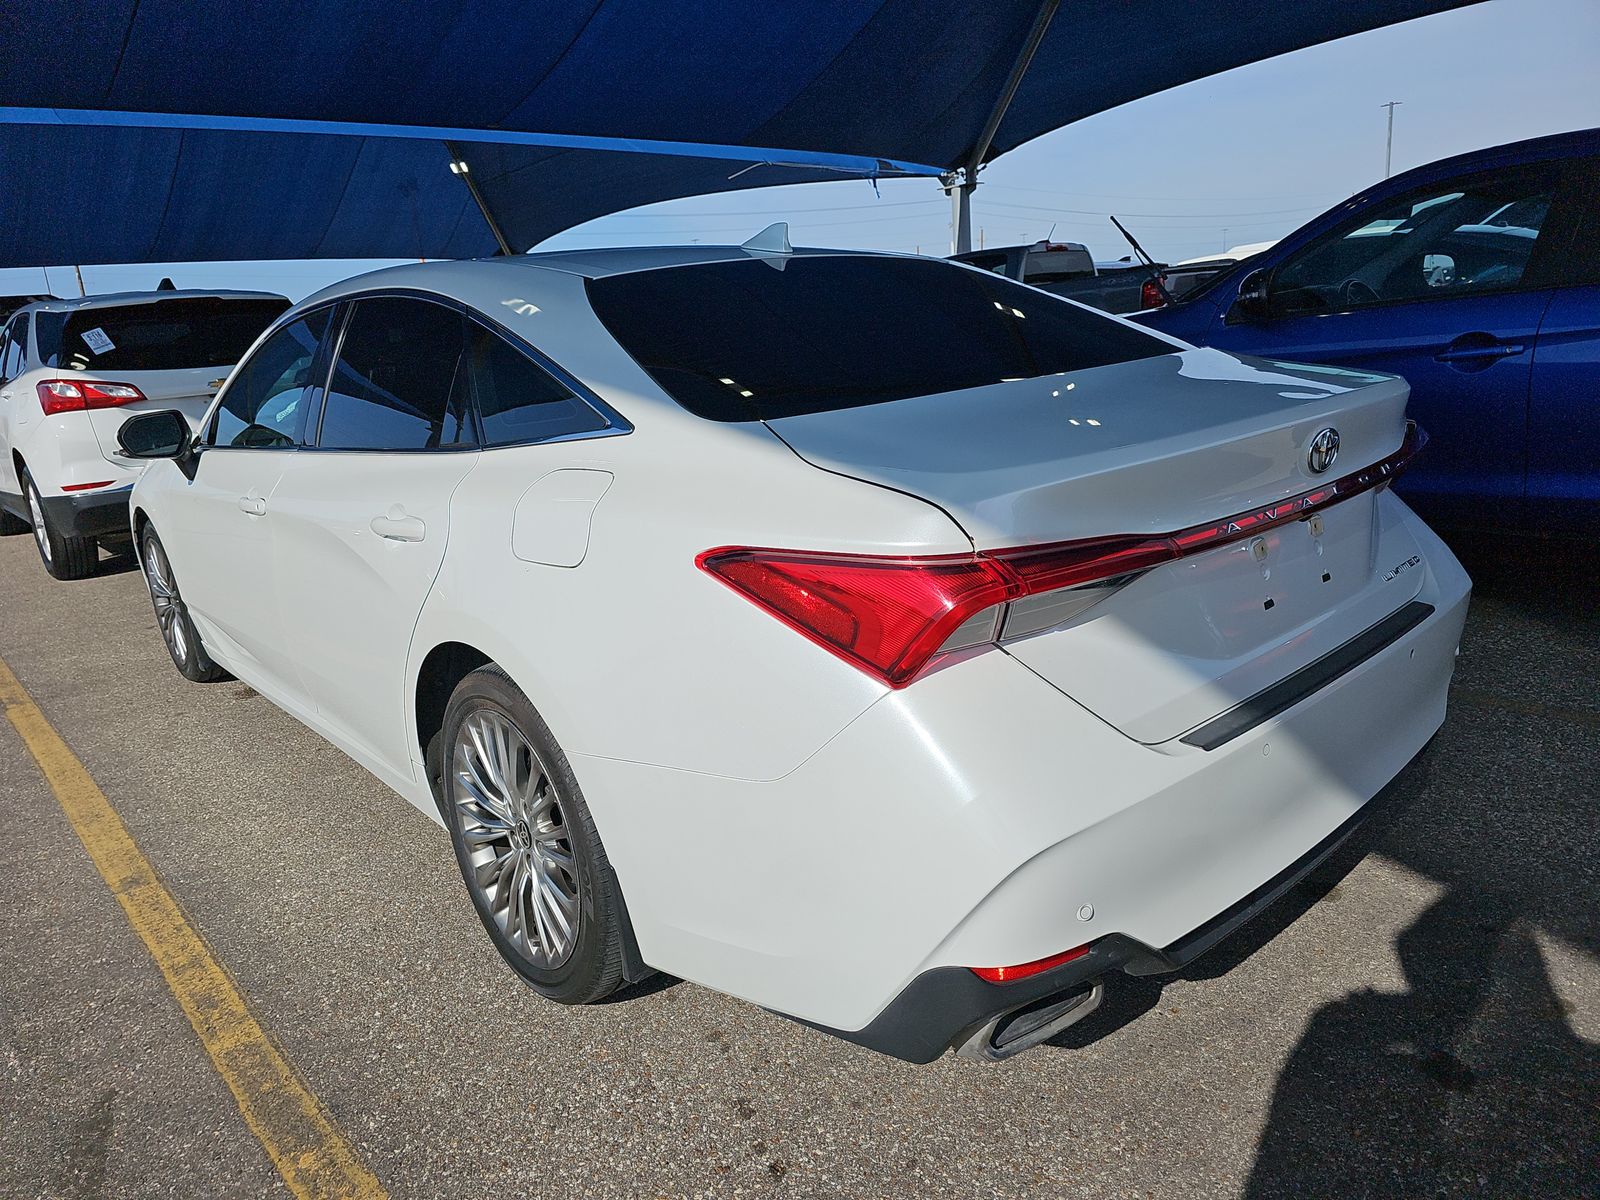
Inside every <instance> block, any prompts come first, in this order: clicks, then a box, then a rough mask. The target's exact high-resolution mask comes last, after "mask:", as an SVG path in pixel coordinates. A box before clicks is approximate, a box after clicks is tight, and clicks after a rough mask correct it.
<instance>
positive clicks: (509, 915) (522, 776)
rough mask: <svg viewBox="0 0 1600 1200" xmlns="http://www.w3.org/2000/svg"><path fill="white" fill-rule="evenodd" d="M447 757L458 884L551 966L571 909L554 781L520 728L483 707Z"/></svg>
mask: <svg viewBox="0 0 1600 1200" xmlns="http://www.w3.org/2000/svg"><path fill="white" fill-rule="evenodd" d="M451 762H452V767H453V775H452V778H451V800H452V803H453V804H454V805H455V811H456V817H457V820H459V821H460V823H461V838H462V842H463V844H464V846H465V850H466V854H467V858H468V862H469V867H468V870H467V872H466V876H467V885H468V886H469V887H470V888H472V889H473V891H474V892H476V893H477V899H478V900H479V902H480V903H481V905H482V907H483V908H484V910H485V911H487V912H488V913H490V914H491V915H492V916H493V917H494V921H495V924H496V925H497V926H498V927H499V929H500V932H501V933H502V934H504V935H505V937H506V939H507V940H508V941H510V942H511V943H512V944H513V945H514V946H515V947H516V948H517V950H518V951H519V952H521V953H522V954H524V955H526V956H527V957H528V959H529V960H530V961H531V962H532V963H533V964H534V965H535V966H538V967H541V968H545V969H551V968H555V967H559V966H561V965H562V964H563V963H565V962H566V961H567V959H569V958H570V957H571V956H572V950H573V947H574V946H575V945H576V944H577V940H578V926H579V921H580V915H579V912H580V909H579V903H578V864H577V860H576V859H575V857H574V856H573V851H572V843H571V841H570V840H569V839H568V836H567V828H566V822H565V818H564V817H563V815H562V811H561V797H560V794H559V792H558V790H557V788H556V783H555V780H554V779H553V778H552V777H551V775H550V773H549V772H548V771H546V770H545V768H544V764H543V763H541V762H540V761H539V756H538V754H537V753H536V752H535V751H534V749H533V746H532V745H531V744H530V743H529V741H528V739H527V738H526V737H524V736H523V734H522V731H521V730H519V729H518V728H517V727H516V725H515V724H513V723H512V721H511V719H510V718H509V717H507V716H506V715H505V714H504V713H502V712H499V711H498V710H495V709H491V708H480V709H477V710H475V711H473V712H471V713H469V714H468V715H467V717H466V718H465V719H464V720H463V721H462V722H461V726H460V728H459V729H458V730H457V732H456V739H455V747H454V751H453V753H452V758H451Z"/></svg>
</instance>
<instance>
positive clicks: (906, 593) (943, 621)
mask: <svg viewBox="0 0 1600 1200" xmlns="http://www.w3.org/2000/svg"><path fill="white" fill-rule="evenodd" d="M695 562H696V563H697V564H698V565H699V567H700V569H701V570H703V571H707V572H709V573H710V574H712V575H714V576H716V577H717V578H718V579H720V580H722V582H723V583H725V584H727V585H728V586H729V587H731V588H733V589H734V590H735V591H737V592H739V593H741V594H742V595H744V596H745V597H747V598H748V599H750V600H753V601H755V603H757V604H758V605H760V606H761V607H762V608H764V609H766V610H767V611H768V612H770V613H771V614H772V615H773V616H775V617H777V618H778V619H779V620H780V621H783V622H784V623H785V624H787V625H789V626H791V627H792V628H793V629H795V630H796V631H798V632H799V633H802V634H804V635H805V636H806V637H808V638H810V639H811V640H812V641H814V642H816V643H817V644H818V645H819V646H822V647H824V648H825V649H827V650H831V651H832V652H833V653H834V654H837V655H838V656H839V657H840V658H843V659H845V660H846V661H847V662H850V663H853V664H855V665H856V666H858V667H860V668H862V669H863V670H865V671H866V672H868V673H869V674H871V675H876V676H877V677H878V678H880V679H882V680H883V681H884V682H885V683H887V684H888V685H889V686H890V687H902V686H904V685H905V684H906V683H909V682H910V681H911V678H912V676H914V675H915V674H916V673H917V672H918V671H920V670H922V668H923V667H924V666H926V665H927V663H928V660H929V659H931V658H932V657H933V656H934V655H935V654H937V653H938V652H939V648H940V647H941V646H943V645H944V643H945V640H946V639H947V638H948V637H949V636H950V635H951V634H952V633H954V632H955V631H956V630H957V629H958V628H960V627H961V626H962V625H963V624H964V623H965V622H966V621H967V619H968V618H969V617H972V616H975V615H976V614H978V613H981V612H982V611H983V610H985V609H987V608H990V607H992V606H994V605H997V604H1001V603H1003V602H1005V601H1006V600H1010V599H1013V598H1015V597H1017V596H1020V595H1021V594H1022V591H1021V588H1020V587H1019V585H1018V584H1017V583H1016V581H1015V579H1014V578H1013V577H1012V575H1011V574H1010V572H1008V571H1007V570H1006V569H1005V568H1004V567H1002V566H1000V565H999V564H998V563H993V562H989V561H987V560H985V559H981V558H978V557H976V556H975V555H970V554H965V555H954V556H949V557H945V556H940V557H928V558H871V557H866V556H863V555H857V554H807V553H803V552H799V551H790V550H765V549H755V548H750V547H732V546H725V547H722V548H720V549H717V550H708V551H706V552H705V553H704V554H702V555H700V557H699V558H697V559H696V560H695Z"/></svg>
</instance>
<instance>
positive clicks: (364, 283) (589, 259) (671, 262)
mask: <svg viewBox="0 0 1600 1200" xmlns="http://www.w3.org/2000/svg"><path fill="white" fill-rule="evenodd" d="M780 257H781V258H824V257H850V258H885V259H888V258H912V257H917V256H915V255H906V254H893V253H888V252H884V251H877V250H833V249H822V248H817V247H798V246H797V247H795V248H794V250H793V251H792V252H791V253H790V254H788V255H782V256H779V255H768V254H763V253H761V252H760V251H756V250H745V249H743V248H742V247H739V246H615V247H610V248H606V249H595V250H558V251H551V252H548V253H544V254H514V255H509V256H503V255H496V256H495V257H493V258H472V259H439V260H437V261H434V262H425V263H401V264H399V265H398V266H393V267H383V268H381V269H379V270H376V271H368V272H367V273H365V274H363V275H352V276H351V277H350V278H349V279H341V280H340V281H338V282H337V283H333V284H329V285H328V286H327V287H325V288H323V289H321V290H320V291H318V292H315V293H313V294H312V295H310V296H307V297H306V298H305V299H304V300H302V301H301V302H300V303H299V304H297V305H296V306H295V308H296V310H297V311H299V310H303V309H306V308H311V307H315V306H316V305H319V304H327V303H331V302H332V301H335V300H339V299H342V298H344V297H346V296H355V295H359V294H361V293H364V292H372V291H380V290H383V289H385V288H417V289H421V290H424V291H433V292H438V293H439V294H442V295H456V296H458V298H465V293H464V289H468V288H473V289H476V288H486V287H488V286H489V285H490V284H491V283H497V284H498V285H499V286H501V287H508V286H511V281H512V280H515V279H521V280H522V281H523V283H522V284H521V285H519V286H520V287H524V288H526V287H529V286H537V284H536V283H535V281H536V280H539V279H540V278H541V277H542V279H543V280H544V281H547V282H549V283H554V282H555V281H556V280H557V279H567V280H574V281H575V280H583V279H604V278H607V277H609V276H613V275H632V274H637V273H639V272H643V271H663V270H670V269H672V268H674V267H690V266H698V265H703V264H706V263H719V262H751V261H757V260H760V261H771V260H774V259H778V258H780ZM930 261H935V262H937V261H939V260H937V259H933V260H930ZM502 302H504V301H502Z"/></svg>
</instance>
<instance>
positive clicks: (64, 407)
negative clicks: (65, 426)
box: [37, 379, 144, 417]
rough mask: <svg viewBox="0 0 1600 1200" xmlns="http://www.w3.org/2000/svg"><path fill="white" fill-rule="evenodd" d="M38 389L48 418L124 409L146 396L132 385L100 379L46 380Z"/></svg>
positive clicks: (41, 404) (40, 401) (40, 402)
mask: <svg viewBox="0 0 1600 1200" xmlns="http://www.w3.org/2000/svg"><path fill="white" fill-rule="evenodd" d="M37 390H38V392H39V404H40V406H41V407H42V408H43V409H44V415H45V416H47V417H53V416H55V415H56V414H57V413H64V412H83V411H84V410H85V409H89V408H121V407H122V406H123V405H124V404H132V403H134V402H135V401H137V400H143V399H144V393H143V392H141V391H140V390H139V389H138V388H136V387H134V386H133V384H131V383H102V382H101V381H100V380H98V379H45V380H42V381H41V382H40V383H39V385H38V389H37Z"/></svg>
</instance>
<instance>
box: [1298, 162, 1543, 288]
mask: <svg viewBox="0 0 1600 1200" xmlns="http://www.w3.org/2000/svg"><path fill="white" fill-rule="evenodd" d="M1554 198H1555V183H1554V180H1553V179H1552V178H1551V176H1550V174H1549V173H1548V172H1547V171H1544V170H1535V171H1528V172H1515V173H1510V174H1502V175H1498V176H1493V177H1488V178H1484V179H1481V180H1476V181H1472V182H1465V183H1464V182H1462V181H1460V180H1456V181H1453V182H1451V183H1443V184H1434V185H1433V186H1432V187H1431V188H1428V189H1425V190H1423V191H1421V192H1413V193H1411V194H1410V195H1408V196H1404V197H1402V198H1400V199H1398V200H1394V201H1391V202H1389V203H1388V204H1386V205H1383V206H1381V207H1379V208H1377V209H1376V210H1374V211H1371V212H1368V213H1364V214H1362V215H1361V216H1360V217H1359V218H1357V221H1356V222H1355V223H1354V224H1353V225H1351V224H1346V225H1345V226H1343V227H1342V228H1340V229H1337V230H1335V231H1333V232H1332V233H1330V234H1328V235H1326V236H1324V237H1321V238H1319V239H1317V240H1316V241H1314V242H1312V243H1311V244H1310V245H1309V246H1307V247H1306V248H1305V249H1303V250H1301V251H1300V252H1299V253H1298V254H1296V255H1294V256H1293V257H1291V258H1289V259H1288V260H1287V261H1286V262H1285V263H1284V264H1283V266H1282V267H1280V268H1279V269H1278V271H1277V272H1276V274H1275V275H1274V276H1273V279H1272V284H1271V291H1270V296H1269V304H1270V306H1271V311H1272V314H1273V315H1274V316H1296V315H1301V314H1309V313H1322V312H1342V311H1346V310H1348V309H1353V308H1362V307H1365V306H1368V305H1373V304H1393V303H1398V302H1405V301H1415V300H1430V299H1441V298H1446V297H1450V296H1461V295H1474V294H1480V293H1484V292H1493V291H1506V290H1511V289H1515V288H1517V287H1518V286H1520V285H1521V284H1522V282H1523V277H1524V275H1525V274H1526V272H1527V269H1528V262H1529V260H1530V259H1531V258H1532V256H1533V251H1534V246H1535V244H1536V243H1537V242H1538V239H1539V234H1540V232H1541V230H1542V229H1543V227H1544V223H1545V218H1546V216H1547V215H1548V214H1549V211H1550V205H1551V202H1552V201H1553V200H1554Z"/></svg>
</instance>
